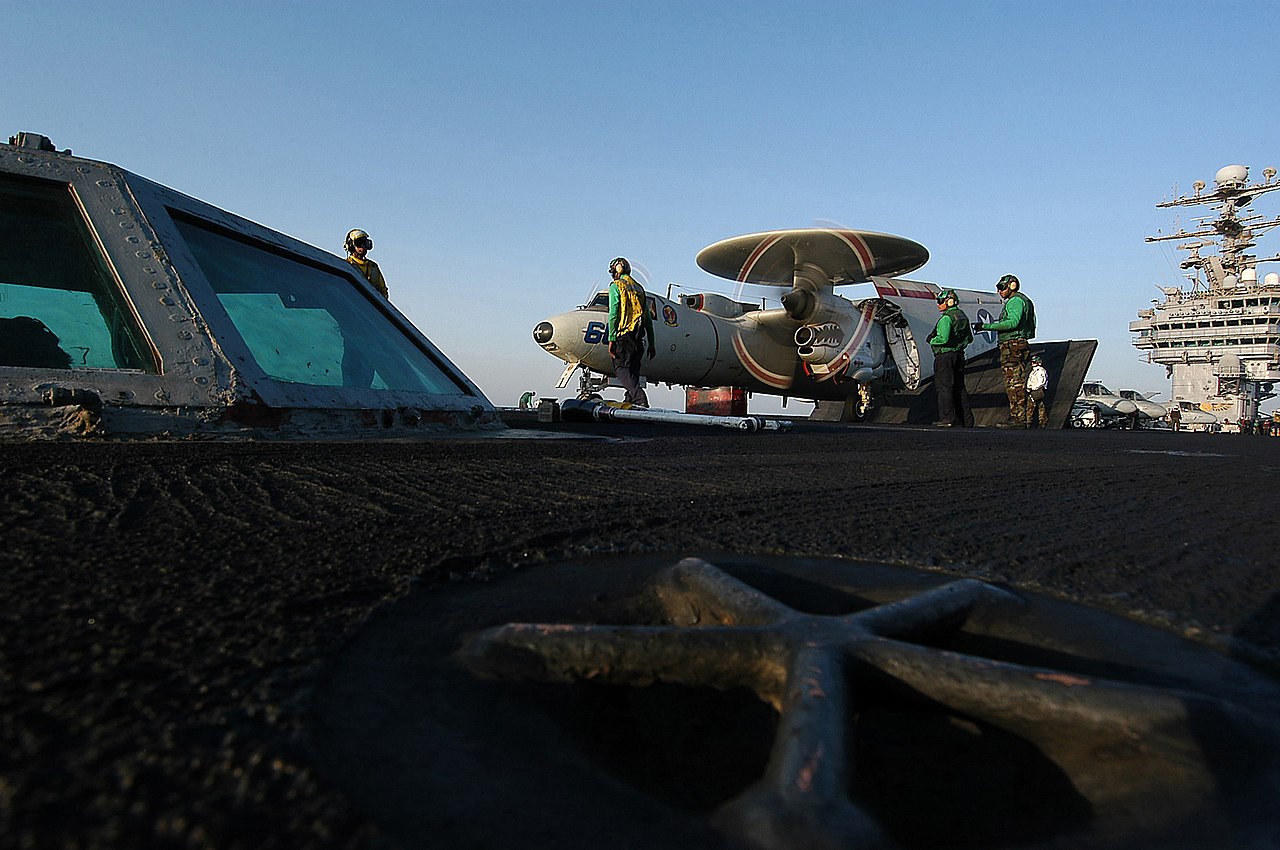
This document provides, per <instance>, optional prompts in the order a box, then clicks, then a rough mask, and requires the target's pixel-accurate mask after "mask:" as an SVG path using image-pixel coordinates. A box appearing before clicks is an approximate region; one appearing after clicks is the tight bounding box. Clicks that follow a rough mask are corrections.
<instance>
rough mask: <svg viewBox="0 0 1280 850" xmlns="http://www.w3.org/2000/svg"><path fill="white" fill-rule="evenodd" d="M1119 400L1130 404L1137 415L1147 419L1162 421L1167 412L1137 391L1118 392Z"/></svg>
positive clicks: (1163, 407)
mask: <svg viewBox="0 0 1280 850" xmlns="http://www.w3.org/2000/svg"><path fill="white" fill-rule="evenodd" d="M1119 394H1120V398H1122V399H1124V400H1125V401H1129V402H1132V403H1133V404H1134V406H1135V407H1136V408H1137V410H1138V415H1139V416H1143V417H1145V418H1147V419H1163V418H1164V417H1165V415H1166V414H1168V412H1169V410H1168V408H1166V407H1165V406H1164V405H1163V404H1160V403H1159V402H1156V401H1152V400H1151V399H1150V398H1149V397H1148V396H1146V395H1143V394H1142V393H1140V392H1138V391H1137V390H1120V391H1119Z"/></svg>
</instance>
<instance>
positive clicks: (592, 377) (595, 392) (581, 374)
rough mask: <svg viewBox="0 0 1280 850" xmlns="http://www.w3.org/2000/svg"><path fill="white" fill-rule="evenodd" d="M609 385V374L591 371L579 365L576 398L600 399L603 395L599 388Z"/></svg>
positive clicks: (584, 399)
mask: <svg viewBox="0 0 1280 850" xmlns="http://www.w3.org/2000/svg"><path fill="white" fill-rule="evenodd" d="M607 386H609V376H608V375H601V374H599V373H598V372H592V371H591V370H590V369H588V368H587V367H585V366H579V371H578V399H579V400H580V401H601V400H603V398H604V396H602V395H601V394H600V392H601V390H603V389H604V388H605V387H607Z"/></svg>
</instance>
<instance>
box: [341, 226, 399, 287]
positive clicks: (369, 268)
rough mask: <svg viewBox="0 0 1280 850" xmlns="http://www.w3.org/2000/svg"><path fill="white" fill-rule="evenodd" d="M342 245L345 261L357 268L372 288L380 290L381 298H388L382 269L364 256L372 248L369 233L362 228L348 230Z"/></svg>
mask: <svg viewBox="0 0 1280 850" xmlns="http://www.w3.org/2000/svg"><path fill="white" fill-rule="evenodd" d="M344 247H345V248H346V249H347V262H348V263H350V264H351V265H353V266H355V267H356V268H357V269H359V270H360V274H362V275H364V279H365V280H367V281H369V283H371V284H373V288H374V289H376V290H378V291H379V292H381V293H382V297H383V298H390V297H391V296H390V295H388V294H387V281H386V278H384V277H383V276H382V269H380V268H378V264H377V263H375V262H374V261H373V260H371V259H369V258H368V257H367V256H366V255H367V254H368V253H369V252H370V251H372V250H373V240H372V239H370V238H369V234H368V233H365V232H364V231H363V230H351V231H348V233H347V241H346V242H345V243H344Z"/></svg>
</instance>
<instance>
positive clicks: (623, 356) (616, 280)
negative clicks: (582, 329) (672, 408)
mask: <svg viewBox="0 0 1280 850" xmlns="http://www.w3.org/2000/svg"><path fill="white" fill-rule="evenodd" d="M609 274H610V275H612V276H613V281H612V282H611V283H610V284H609V356H610V357H612V358H613V373H614V375H616V376H617V378H618V381H619V382H620V383H621V384H622V386H623V387H624V388H625V389H626V395H625V396H624V397H623V400H624V401H625V402H626V403H627V404H629V405H631V406H632V407H648V406H649V397H648V396H647V395H645V392H644V389H643V388H642V387H641V386H640V362H641V359H642V358H643V357H644V344H645V340H646V339H647V340H648V341H649V359H650V360H652V359H653V355H654V354H656V353H657V349H656V348H654V343H653V319H652V318H651V317H650V316H649V308H648V304H647V299H646V298H645V294H644V287H642V286H641V285H640V284H638V283H636V281H635V278H633V277H632V276H631V263H629V262H627V260H626V258H625V257H617V258H616V259H614V260H613V262H611V263H609Z"/></svg>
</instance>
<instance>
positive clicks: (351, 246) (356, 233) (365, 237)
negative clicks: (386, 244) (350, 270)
mask: <svg viewBox="0 0 1280 850" xmlns="http://www.w3.org/2000/svg"><path fill="white" fill-rule="evenodd" d="M361 241H363V242H364V243H365V244H364V248H365V250H372V249H373V240H372V239H370V238H369V234H367V233H365V232H364V231H363V230H349V231H347V241H346V242H344V243H343V247H345V248H346V249H347V253H348V254H354V253H355V252H356V243H357V242H361Z"/></svg>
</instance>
